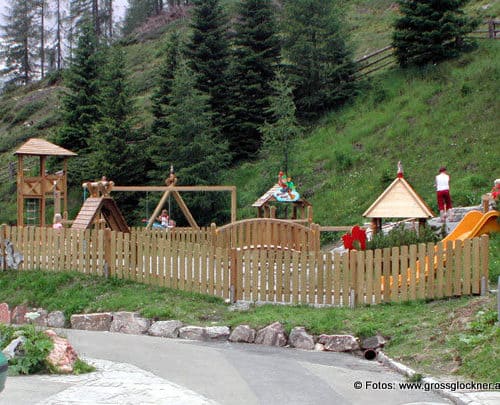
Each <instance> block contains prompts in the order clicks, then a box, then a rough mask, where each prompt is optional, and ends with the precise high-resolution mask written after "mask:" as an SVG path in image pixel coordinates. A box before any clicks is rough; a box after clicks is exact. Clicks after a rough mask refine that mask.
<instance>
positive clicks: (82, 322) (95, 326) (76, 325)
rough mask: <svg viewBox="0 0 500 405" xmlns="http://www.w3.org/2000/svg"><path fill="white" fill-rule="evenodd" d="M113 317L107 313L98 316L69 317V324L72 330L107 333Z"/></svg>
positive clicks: (78, 315)
mask: <svg viewBox="0 0 500 405" xmlns="http://www.w3.org/2000/svg"><path fill="white" fill-rule="evenodd" d="M112 320H113V315H111V313H109V312H103V313H98V314H75V315H71V318H70V322H71V327H72V328H73V329H83V330H98V331H109V329H110V327H111V321H112Z"/></svg>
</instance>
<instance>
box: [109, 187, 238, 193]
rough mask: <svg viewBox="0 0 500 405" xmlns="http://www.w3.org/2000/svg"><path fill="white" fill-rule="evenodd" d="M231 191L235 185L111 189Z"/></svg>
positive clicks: (120, 188)
mask: <svg viewBox="0 0 500 405" xmlns="http://www.w3.org/2000/svg"><path fill="white" fill-rule="evenodd" d="M167 190H171V191H192V192H198V191H199V192H201V191H231V192H236V186H174V187H172V186H114V187H113V190H112V191H128V192H132V191H167Z"/></svg>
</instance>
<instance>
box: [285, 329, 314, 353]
mask: <svg viewBox="0 0 500 405" xmlns="http://www.w3.org/2000/svg"><path fill="white" fill-rule="evenodd" d="M288 344H289V345H290V347H295V348H297V349H303V350H313V349H314V338H313V337H312V335H310V334H308V333H307V332H306V328H304V327H303V326H297V327H295V328H293V329H292V331H291V332H290V337H289V338H288Z"/></svg>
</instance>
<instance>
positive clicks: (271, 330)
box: [255, 322, 287, 346]
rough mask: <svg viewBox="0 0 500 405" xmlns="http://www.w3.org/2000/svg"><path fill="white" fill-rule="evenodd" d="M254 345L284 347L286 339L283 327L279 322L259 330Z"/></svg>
mask: <svg viewBox="0 0 500 405" xmlns="http://www.w3.org/2000/svg"><path fill="white" fill-rule="evenodd" d="M255 343H257V344H260V345H266V346H285V345H286V343H287V338H286V333H285V329H284V328H283V325H282V324H281V323H279V322H274V323H272V324H271V325H269V326H266V327H265V328H262V329H260V330H259V331H258V332H257V336H256V337H255Z"/></svg>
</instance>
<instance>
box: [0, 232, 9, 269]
mask: <svg viewBox="0 0 500 405" xmlns="http://www.w3.org/2000/svg"><path fill="white" fill-rule="evenodd" d="M5 239H7V225H6V224H2V225H0V253H1V254H2V271H5V270H7V252H6V251H5Z"/></svg>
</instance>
